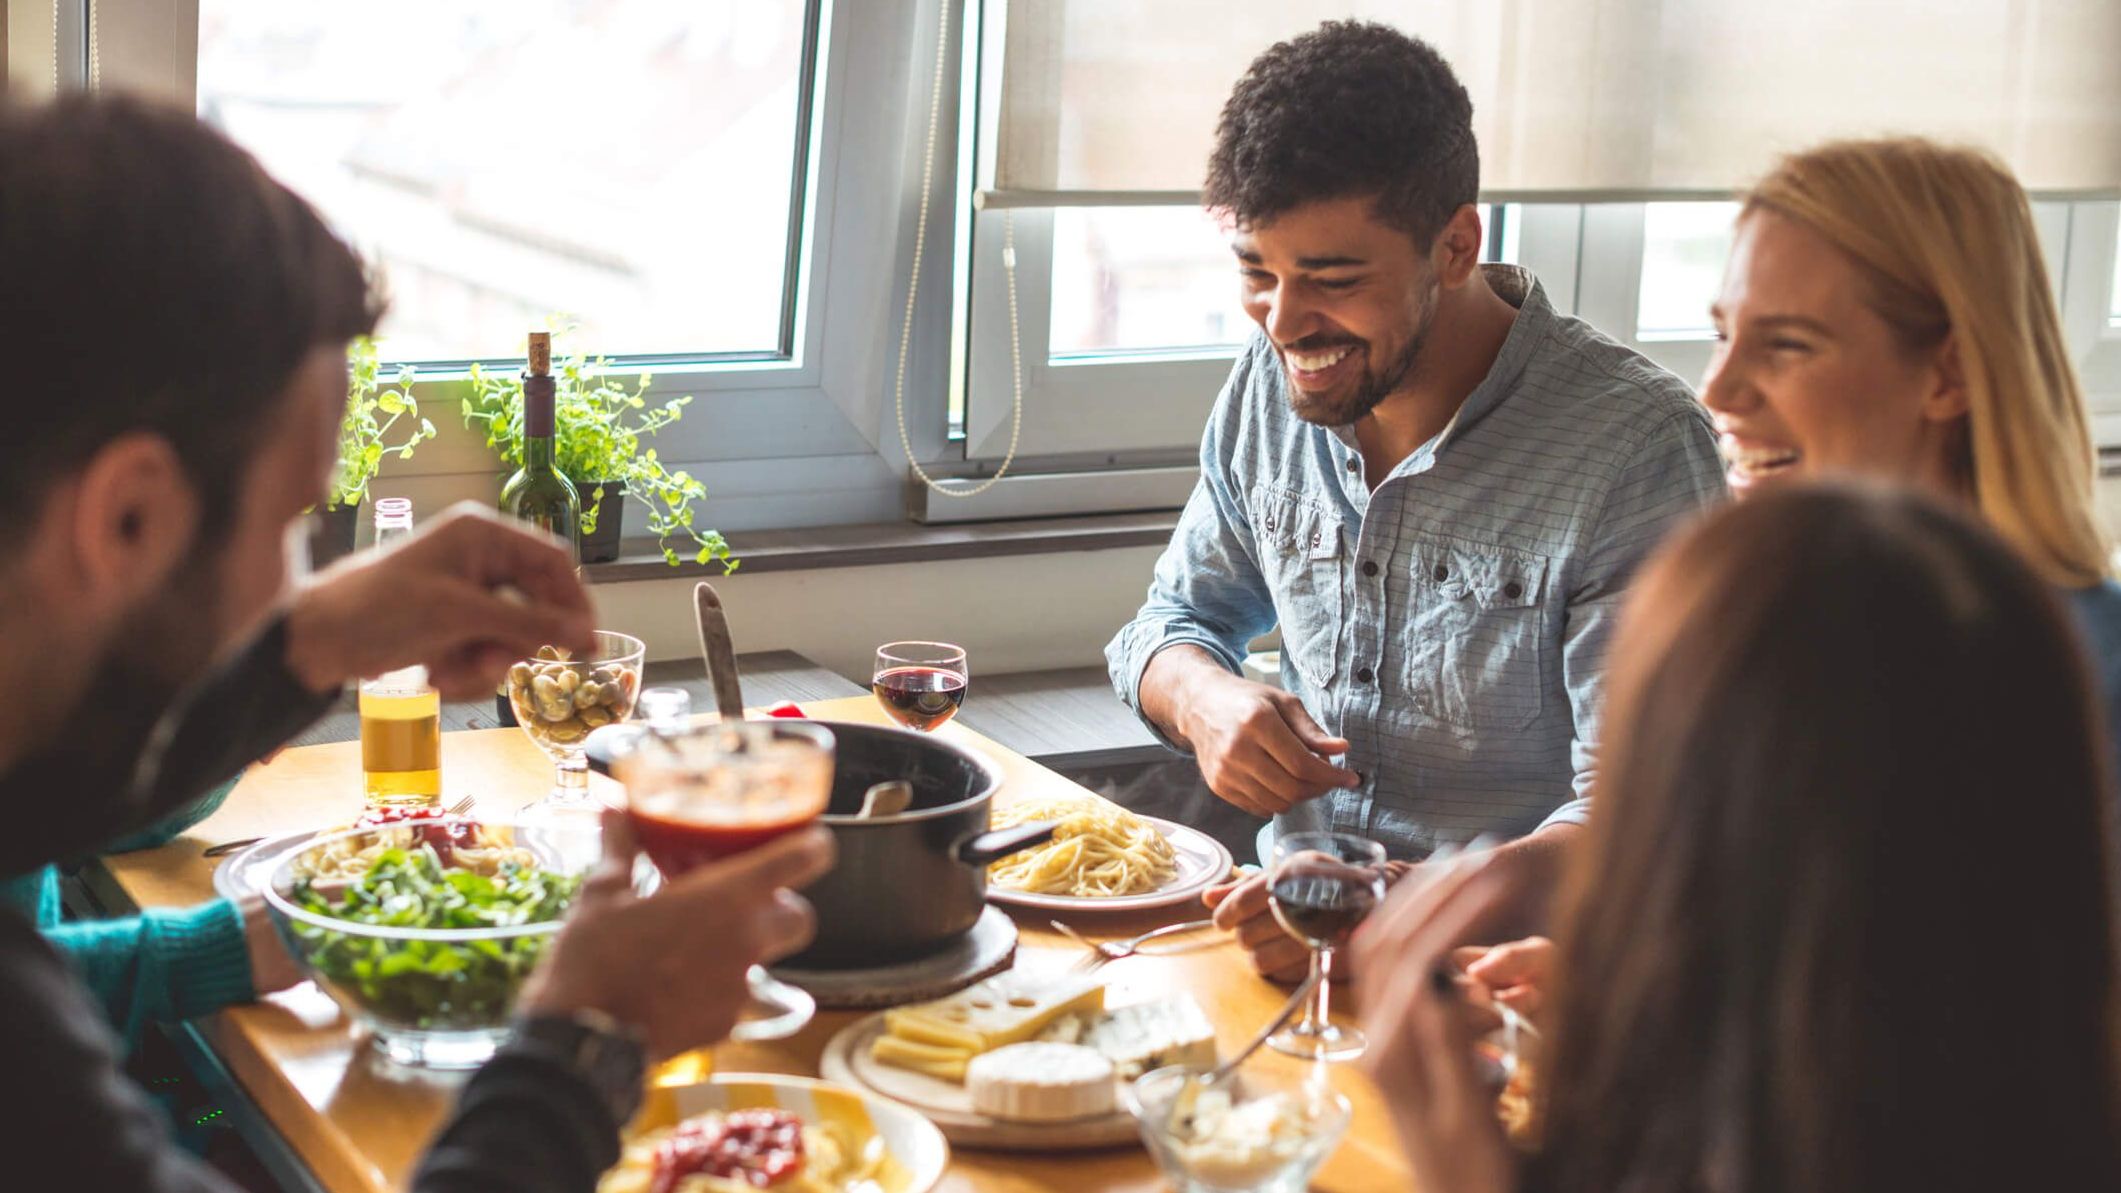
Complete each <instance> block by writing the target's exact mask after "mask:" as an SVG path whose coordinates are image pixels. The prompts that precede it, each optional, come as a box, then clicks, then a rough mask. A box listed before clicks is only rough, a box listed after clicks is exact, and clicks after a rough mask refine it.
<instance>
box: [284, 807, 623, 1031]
mask: <svg viewBox="0 0 2121 1193" xmlns="http://www.w3.org/2000/svg"><path fill="white" fill-rule="evenodd" d="M571 835H580V834H579V833H578V832H577V831H576V830H571V829H568V828H565V827H557V828H555V827H545V826H540V827H538V828H536V829H531V828H528V827H525V828H520V829H519V828H517V827H515V826H512V825H506V824H492V823H485V822H480V821H473V820H463V819H447V820H429V821H411V822H406V823H402V824H388V825H379V826H371V827H368V828H357V829H352V830H349V831H346V832H339V833H328V834H323V835H320V836H318V837H316V838H314V839H313V840H311V841H309V842H307V843H306V844H303V845H300V846H297V847H294V848H291V849H289V850H287V851H286V852H285V853H283V854H281V855H280V856H279V858H278V860H277V861H276V862H275V863H273V869H272V874H271V877H270V878H269V879H268V880H267V881H266V882H265V883H264V884H263V894H264V896H265V904H266V907H267V908H268V909H269V911H270V914H271V916H272V919H273V923H274V925H275V926H276V927H277V928H278V930H279V933H280V938H281V940H282V941H283V942H285V943H286V945H287V948H288V951H289V952H291V953H292V954H293V955H294V957H295V959H296V960H297V961H299V962H300V963H301V965H302V967H303V969H304V970H305V971H306V972H307V973H308V974H309V976H310V977H311V978H313V979H315V981H316V983H317V985H318V986H320V987H322V988H323V989H324V991H325V992H326V993H328V994H330V995H331V997H332V998H333V999H334V1000H335V1001H337V1002H338V1004H339V1005H340V1006H341V1007H343V1008H345V1010H346V1012H347V1013H348V1014H349V1015H351V1016H353V1018H354V1019H355V1020H356V1021H357V1022H358V1023H360V1024H361V1025H362V1026H363V1027H366V1028H367V1029H368V1030H369V1032H370V1033H371V1037H372V1039H373V1041H374V1043H375V1045H376V1047H377V1048H378V1049H380V1050H381V1051H382V1053H383V1054H384V1055H385V1056H387V1057H389V1058H390V1059H391V1060H393V1061H396V1062H398V1063H399V1064H404V1065H413V1066H419V1067H424V1068H431V1069H468V1068H476V1067H477V1066H479V1065H480V1064H483V1063H485V1061H486V1060H487V1058H489V1057H491V1056H492V1055H493V1053H494V1050H495V1049H496V1048H498V1047H499V1046H500V1045H501V1043H502V1041H503V1040H505V1039H506V1038H507V1036H508V1025H509V1016H510V1014H511V1012H512V1011H513V1009H514V1007H515V1001H516V994H517V992H518V991H520V990H521V989H522V985H523V981H524V979H525V978H527V977H529V976H530V972H531V970H532V969H533V968H534V967H535V966H536V965H537V962H538V958H539V957H540V956H542V955H543V954H544V951H545V949H546V947H547V946H548V945H550V944H551V942H552V938H553V937H554V935H556V934H557V933H558V932H559V930H560V924H561V922H562V921H563V920H564V919H565V917H566V914H567V911H568V909H569V908H570V907H571V906H572V905H573V903H574V899H575V895H576V893H577V892H578V891H580V889H581V885H582V879H583V876H584V875H583V873H582V870H581V868H580V865H581V864H580V862H579V859H583V858H594V857H596V856H597V850H596V847H595V842H594V841H593V840H571V839H568V840H563V839H559V838H562V837H568V836H571ZM567 859H576V860H573V861H569V860H567Z"/></svg>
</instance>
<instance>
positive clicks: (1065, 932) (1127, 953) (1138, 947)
mask: <svg viewBox="0 0 2121 1193" xmlns="http://www.w3.org/2000/svg"><path fill="white" fill-rule="evenodd" d="M1046 922H1047V923H1049V924H1051V925H1053V930H1054V931H1055V932H1058V933H1060V934H1061V935H1062V936H1065V937H1067V938H1068V939H1069V940H1072V941H1074V942H1075V943H1077V944H1079V945H1081V946H1083V947H1084V948H1086V949H1088V950H1090V952H1089V954H1088V955H1087V956H1084V957H1081V958H1079V959H1077V961H1076V962H1075V964H1074V965H1072V966H1070V967H1069V968H1070V969H1073V970H1076V971H1078V972H1082V973H1089V972H1091V971H1092V970H1095V969H1098V968H1100V967H1102V966H1103V965H1105V964H1106V963H1107V962H1110V961H1118V960H1121V959H1122V958H1126V957H1132V956H1135V955H1137V954H1139V955H1141V956H1144V957H1163V956H1169V955H1170V954H1172V953H1190V952H1192V951H1193V950H1194V949H1200V948H1208V947H1211V946H1212V945H1215V944H1220V943H1222V942H1221V941H1219V940H1217V941H1211V942H1209V943H1208V944H1195V945H1191V946H1187V947H1183V948H1175V949H1157V950H1154V951H1150V952H1144V951H1143V950H1142V946H1143V945H1144V944H1147V943H1148V942H1150V941H1152V940H1156V939H1158V938H1160V937H1165V936H1182V935H1184V934H1185V933H1188V932H1198V931H1200V930H1201V929H1202V928H1212V927H1214V926H1215V921H1214V920H1188V921H1187V922H1185V923H1183V924H1165V925H1164V926H1163V927H1161V928H1157V929H1154V930H1153V931H1149V932H1144V933H1142V934H1141V935H1140V936H1135V937H1130V938H1129V939H1126V940H1091V939H1090V938H1089V937H1087V936H1084V935H1083V934H1082V933H1080V932H1077V931H1076V930H1075V929H1073V928H1070V927H1069V926H1068V925H1066V924H1063V923H1061V922H1060V921H1059V920H1047V921H1046Z"/></svg>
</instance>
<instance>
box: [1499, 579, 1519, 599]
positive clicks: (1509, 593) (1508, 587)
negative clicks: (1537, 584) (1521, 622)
mask: <svg viewBox="0 0 2121 1193" xmlns="http://www.w3.org/2000/svg"><path fill="white" fill-rule="evenodd" d="M1502 595H1504V596H1506V597H1508V598H1510V599H1511V600H1513V601H1514V600H1516V599H1517V598H1518V597H1521V596H1523V595H1524V585H1522V584H1519V583H1518V582H1517V581H1515V580H1512V581H1510V582H1509V583H1508V584H1505V585H1503V586H1502Z"/></svg>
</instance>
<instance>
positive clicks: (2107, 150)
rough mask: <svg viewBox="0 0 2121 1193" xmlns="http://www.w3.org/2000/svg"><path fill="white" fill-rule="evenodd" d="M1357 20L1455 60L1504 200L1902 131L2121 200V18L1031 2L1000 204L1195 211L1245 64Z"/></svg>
mask: <svg viewBox="0 0 2121 1193" xmlns="http://www.w3.org/2000/svg"><path fill="white" fill-rule="evenodd" d="M1336 17H1361V18H1366V19H1371V20H1378V21H1383V22H1386V23H1389V24H1392V25H1395V26H1397V27H1399V28H1400V29H1403V30H1405V31H1407V32H1408V33H1412V34H1415V35H1417V36H1420V37H1423V38H1425V39H1427V40H1428V41H1429V42H1431V44H1433V45H1435V46H1436V48H1437V49H1438V50H1439V51H1440V52H1441V53H1442V54H1443V55H1444V57H1445V58H1446V59H1447V60H1448V61H1450V62H1451V64H1452V66H1453V67H1454V69H1455V70H1456V71H1457V72H1458V75H1459V77H1460V79H1461V80H1462V81H1463V82H1464V83H1465V84H1466V87H1467V89H1468V90H1469V91H1470V92H1471V93H1472V96H1473V105H1474V125H1475V130H1476V132H1477V133H1478V135H1479V138H1480V144H1481V164H1482V175H1483V177H1482V183H1483V190H1484V191H1485V192H1486V194H1487V195H1488V196H1489V197H1491V198H1495V199H1528V200H1542V199H1544V200H1592V199H1641V198H1670V197H1675V196H1684V195H1699V196H1707V195H1714V194H1721V193H1727V192H1730V191H1732V190H1735V189H1737V188H1739V187H1742V186H1743V185H1745V184H1746V183H1747V182H1748V181H1750V180H1751V179H1752V178H1753V177H1754V176H1755V175H1757V174H1759V173H1760V172H1761V171H1762V170H1764V169H1765V168H1766V167H1767V166H1768V165H1769V163H1770V162H1771V160H1772V158H1773V155H1774V154H1775V153H1776V152H1777V151H1781V150H1788V149H1795V148H1799V147H1802V146H1805V145H1808V144H1811V143H1813V142H1816V141H1820V140H1824V139H1826V138H1829V137H1836V136H1856V135H1869V134H1879V133H1921V134H1925V135H1929V136H1934V137H1939V138H1943V139H1947V140H1953V141H1963V142H1972V143H1975V144H1979V145H1983V146H1986V147H1988V148H1990V149H1992V150H1994V151H1996V152H1997V153H2000V154H2001V155H2003V157H2004V158H2005V159H2006V160H2007V161H2009V162H2010V164H2011V166H2012V167H2013V168H2014V169H2015V170H2016V171H2017V172H2018V175H2019V177H2020V178H2021V179H2022V180H2023V181H2024V182H2025V183H2026V185H2027V187H2028V188H2029V189H2032V190H2035V191H2042V192H2048V193H2066V194H2084V195H2090V194H2113V193H2117V192H2121V3H2116V2H2115V0H1951V2H1950V3H1937V2H1936V0H1152V2H1143V0H1011V2H1010V3H1008V5H1007V13H1006V16H1005V17H1004V20H1003V28H1002V29H1001V30H1000V31H999V33H998V34H990V38H989V41H988V57H989V61H988V66H989V68H990V69H991V68H992V67H993V65H994V63H993V56H994V54H995V52H996V51H997V50H999V52H1000V73H1001V79H1000V83H999V87H998V89H997V91H998V94H997V95H995V98H997V99H998V101H999V102H998V103H997V104H996V105H994V106H995V107H996V108H997V109H998V112H997V114H996V116H995V121H996V122H995V125H994V127H993V130H992V136H993V141H992V152H991V153H990V155H989V157H988V161H987V166H988V173H987V177H986V178H985V179H984V180H983V181H984V182H985V184H986V186H987V188H988V193H987V194H986V195H985V196H984V198H985V200H986V201H987V202H988V203H989V204H992V205H1001V206H1010V205H1069V204H1095V203H1111V202H1183V201H1186V200H1187V199H1188V198H1189V197H1190V196H1191V195H1192V194H1193V193H1194V192H1196V191H1197V189H1198V187H1199V185H1200V176H1201V171H1202V168H1203V165H1204V163H1205V161H1206V158H1207V152H1208V146H1209V143H1210V140H1211V138H1212V135H1213V132H1214V127H1215V120H1216V116H1217V113H1218V112H1219V110H1220V108H1221V105H1222V102H1223V100H1224V98H1225V97H1226V96H1227V95H1228V94H1229V91H1230V87H1231V85H1232V83H1234V82H1235V81H1236V79H1237V77H1238V75H1239V74H1241V73H1242V72H1243V70H1244V68H1245V66H1246V65H1247V64H1248V63H1249V62H1250V61H1251V60H1252V58H1253V57H1254V56H1255V55H1257V54H1258V53H1259V52H1260V51H1261V50H1263V49H1265V48H1266V47H1267V46H1268V45H1270V44H1272V43H1273V42H1275V41H1277V40H1280V39H1282V38H1285V37H1288V36H1291V35H1293V34H1296V33H1300V32H1302V31H1304V30H1306V29H1310V28H1313V27H1315V26H1316V25H1317V24H1318V23H1319V22H1320V21H1322V20H1326V19H1330V18H1336Z"/></svg>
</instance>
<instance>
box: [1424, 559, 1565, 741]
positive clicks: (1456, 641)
mask: <svg viewBox="0 0 2121 1193" xmlns="http://www.w3.org/2000/svg"><path fill="white" fill-rule="evenodd" d="M1547 562H1548V561H1547V560H1546V559H1545V558H1544V557H1542V556H1538V555H1532V554H1526V553H1517V552H1503V551H1493V550H1481V549H1477V548H1472V547H1467V546H1463V545H1461V544H1457V543H1444V542H1436V541H1429V542H1418V543H1416V544H1415V545H1414V554H1413V558H1412V561H1411V563H1410V565H1409V567H1410V569H1411V575H1410V576H1409V577H1408V580H1409V584H1410V590H1411V594H1412V595H1411V608H1410V609H1409V610H1408V613H1409V618H1408V624H1407V627H1406V632H1407V634H1408V638H1407V640H1406V642H1405V644H1404V645H1405V648H1406V649H1405V652H1404V653H1405V658H1406V663H1407V667H1406V686H1407V698H1408V700H1409V701H1411V702H1412V704H1413V705H1414V708H1415V710H1416V711H1418V712H1421V713H1424V714H1427V715H1429V716H1432V717H1435V718H1437V719H1439V720H1442V721H1446V722H1449V723H1450V724H1453V725H1458V726H1462V727H1464V728H1467V729H1522V728H1525V727H1526V726H1528V725H1530V724H1532V722H1534V721H1536V720H1538V719H1539V716H1540V713H1541V712H1542V711H1543V710H1544V707H1545V701H1546V690H1547V668H1548V667H1549V666H1550V663H1549V661H1548V659H1547V653H1548V652H1547V637H1548V635H1547V632H1546V597H1547V574H1548V566H1547Z"/></svg>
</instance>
